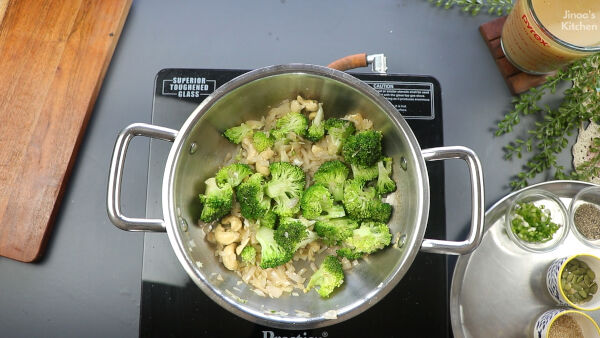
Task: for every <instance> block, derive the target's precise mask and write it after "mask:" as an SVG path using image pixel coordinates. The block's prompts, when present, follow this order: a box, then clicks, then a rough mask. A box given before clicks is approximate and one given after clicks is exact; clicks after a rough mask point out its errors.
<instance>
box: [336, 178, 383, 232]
mask: <svg viewBox="0 0 600 338" xmlns="http://www.w3.org/2000/svg"><path fill="white" fill-rule="evenodd" d="M364 186H365V181H363V180H348V181H346V183H345V184H344V201H343V202H344V207H345V208H346V212H348V215H349V216H350V217H351V218H353V219H356V220H367V219H371V220H376V221H380V222H387V221H388V220H389V218H390V216H391V215H392V206H391V205H389V204H387V203H383V202H381V200H379V199H378V198H377V194H376V191H375V188H373V187H369V188H366V189H363V188H364Z"/></svg>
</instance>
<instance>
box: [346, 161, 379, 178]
mask: <svg viewBox="0 0 600 338" xmlns="http://www.w3.org/2000/svg"><path fill="white" fill-rule="evenodd" d="M350 167H351V168H352V176H353V177H354V179H355V180H363V181H371V180H374V179H376V178H377V174H378V173H379V171H378V170H379V169H378V168H377V164H375V165H371V166H368V167H365V166H362V165H360V164H351V165H350Z"/></svg>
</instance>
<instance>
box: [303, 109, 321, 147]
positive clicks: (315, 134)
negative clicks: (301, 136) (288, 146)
mask: <svg viewBox="0 0 600 338" xmlns="http://www.w3.org/2000/svg"><path fill="white" fill-rule="evenodd" d="M323 115H324V114H323V104H322V103H319V110H317V114H316V115H315V118H314V119H313V120H312V124H311V125H310V128H308V132H307V133H306V138H307V139H309V140H311V141H313V142H317V141H319V140H320V139H322V138H323V136H324V135H325V123H324V121H323Z"/></svg>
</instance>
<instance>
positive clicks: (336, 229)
mask: <svg viewBox="0 0 600 338" xmlns="http://www.w3.org/2000/svg"><path fill="white" fill-rule="evenodd" d="M356 228H358V222H356V221H355V220H352V219H350V218H346V217H343V218H333V219H327V220H319V221H317V223H315V227H314V230H315V232H316V233H317V234H318V235H319V236H320V237H321V238H323V241H324V242H325V243H326V244H328V245H335V244H339V243H340V242H342V241H343V240H345V239H346V238H348V237H350V236H352V231H353V230H354V229H356Z"/></svg>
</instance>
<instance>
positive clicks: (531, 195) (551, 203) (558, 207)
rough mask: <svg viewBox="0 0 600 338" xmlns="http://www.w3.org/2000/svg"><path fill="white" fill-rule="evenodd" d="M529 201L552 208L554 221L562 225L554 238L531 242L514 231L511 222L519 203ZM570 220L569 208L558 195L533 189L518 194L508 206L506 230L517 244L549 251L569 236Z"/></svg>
mask: <svg viewBox="0 0 600 338" xmlns="http://www.w3.org/2000/svg"><path fill="white" fill-rule="evenodd" d="M527 202H532V203H533V204H534V205H535V206H536V207H540V206H542V205H543V206H544V209H546V210H550V217H551V220H552V222H554V223H556V224H558V225H559V226H560V227H559V228H558V230H556V232H555V233H554V235H553V236H552V239H550V240H548V241H546V242H541V243H531V242H527V241H524V240H522V239H521V238H519V237H518V236H517V235H516V234H515V233H514V232H513V230H512V226H511V223H512V220H513V218H514V214H515V210H516V208H517V205H519V204H520V203H527ZM568 220H569V218H568V214H567V208H566V207H565V205H564V204H563V203H562V202H561V200H560V199H559V198H558V196H556V195H554V194H552V193H550V192H548V191H546V190H541V189H531V190H527V191H524V192H522V193H521V194H519V195H517V197H516V198H515V200H514V201H513V202H512V204H511V205H510V208H508V211H507V212H506V216H505V223H506V232H507V233H508V237H510V239H512V240H513V242H515V244H517V245H518V246H519V247H520V248H522V249H524V250H527V251H531V252H548V251H551V250H553V249H554V248H556V247H557V246H558V245H559V244H560V243H562V242H563V241H564V240H565V238H566V237H567V233H568V232H569V229H568Z"/></svg>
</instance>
